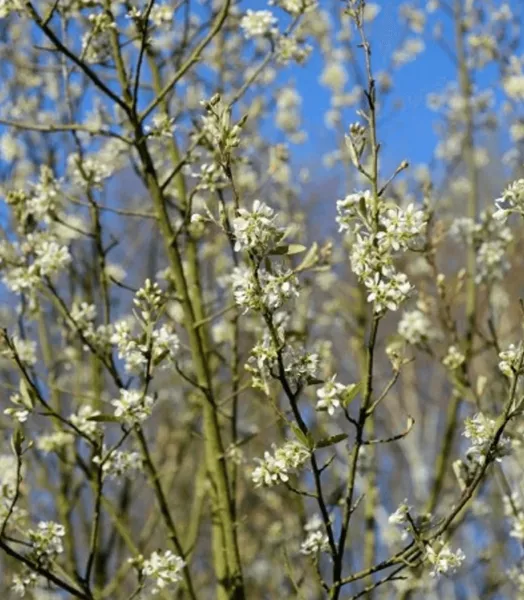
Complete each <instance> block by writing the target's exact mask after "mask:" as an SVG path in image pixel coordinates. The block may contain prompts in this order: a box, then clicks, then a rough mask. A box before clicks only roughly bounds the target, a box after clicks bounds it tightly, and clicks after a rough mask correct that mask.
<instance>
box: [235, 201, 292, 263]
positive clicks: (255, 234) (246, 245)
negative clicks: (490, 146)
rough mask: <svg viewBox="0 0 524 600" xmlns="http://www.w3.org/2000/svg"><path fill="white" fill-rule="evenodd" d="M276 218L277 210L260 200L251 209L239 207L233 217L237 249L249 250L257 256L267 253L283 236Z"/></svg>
mask: <svg viewBox="0 0 524 600" xmlns="http://www.w3.org/2000/svg"><path fill="white" fill-rule="evenodd" d="M275 220H276V216H275V211H274V210H273V209H272V208H270V207H269V206H268V205H267V204H265V203H264V202H261V201H260V200H255V201H254V202H253V207H252V210H251V211H248V210H246V209H245V208H239V209H238V215H237V216H236V217H235V219H233V234H234V236H235V240H236V242H235V250H236V251H237V252H239V251H240V250H249V251H250V252H252V253H253V254H255V255H257V256H264V255H267V254H268V253H269V252H270V251H271V250H273V249H274V248H275V247H276V246H277V245H278V243H279V242H280V240H281V239H282V236H283V232H282V231H281V230H280V229H279V228H278V227H277V226H276V225H275Z"/></svg>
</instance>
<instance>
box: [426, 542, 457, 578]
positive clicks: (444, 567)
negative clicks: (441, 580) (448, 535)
mask: <svg viewBox="0 0 524 600" xmlns="http://www.w3.org/2000/svg"><path fill="white" fill-rule="evenodd" d="M465 558H466V556H465V554H464V552H462V550H461V549H460V548H459V549H458V550H457V551H456V552H454V553H453V552H452V551H451V549H450V547H449V545H448V544H446V543H444V544H442V545H441V547H440V549H439V550H435V548H434V547H433V546H427V547H426V560H427V561H428V562H429V563H430V564H431V565H432V567H433V568H432V570H431V573H430V574H431V576H432V577H437V576H438V575H441V574H443V573H448V572H449V571H451V572H452V573H453V572H455V571H456V570H457V569H458V568H459V567H460V565H461V564H462V563H463V561H464V559H465Z"/></svg>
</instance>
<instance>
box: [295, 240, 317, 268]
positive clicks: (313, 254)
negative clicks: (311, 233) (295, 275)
mask: <svg viewBox="0 0 524 600" xmlns="http://www.w3.org/2000/svg"><path fill="white" fill-rule="evenodd" d="M317 263H318V244H317V243H316V242H315V243H314V244H313V245H312V246H311V248H310V249H309V250H308V251H307V254H306V256H304V258H303V259H302V262H301V263H300V264H299V265H298V267H297V268H296V271H307V270H308V269H311V268H312V267H314V266H315V265H316V264H317Z"/></svg>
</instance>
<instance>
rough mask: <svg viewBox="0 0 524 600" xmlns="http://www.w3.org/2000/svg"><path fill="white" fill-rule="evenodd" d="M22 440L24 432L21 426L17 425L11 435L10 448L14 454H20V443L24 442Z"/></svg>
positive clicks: (23, 439)
mask: <svg viewBox="0 0 524 600" xmlns="http://www.w3.org/2000/svg"><path fill="white" fill-rule="evenodd" d="M24 441H25V435H24V432H23V431H22V428H21V427H20V426H18V427H17V428H16V429H15V430H14V431H13V436H12V437H11V448H12V449H13V452H14V454H15V456H21V454H22V444H23V443H24Z"/></svg>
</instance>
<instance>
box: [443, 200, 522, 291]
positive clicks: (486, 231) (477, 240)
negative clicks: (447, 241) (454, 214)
mask: <svg viewBox="0 0 524 600" xmlns="http://www.w3.org/2000/svg"><path fill="white" fill-rule="evenodd" d="M495 216H496V213H495ZM449 234H450V235H451V236H452V237H454V238H456V239H458V240H460V241H463V242H464V243H467V244H470V243H473V244H474V246H475V248H476V258H477V269H476V275H475V280H476V282H477V283H492V282H493V281H498V280H501V279H502V278H503V276H504V274H505V273H506V272H507V271H508V270H509V268H510V265H509V262H508V260H507V258H506V253H507V250H508V247H509V245H510V244H511V242H512V241H513V235H512V233H511V231H510V229H509V228H508V227H506V225H505V223H504V220H503V219H497V218H494V214H491V213H490V212H488V211H483V212H482V213H481V215H480V219H479V221H478V222H476V221H474V220H473V219H470V218H467V217H461V218H458V219H454V220H453V224H452V225H451V227H450V229H449Z"/></svg>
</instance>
